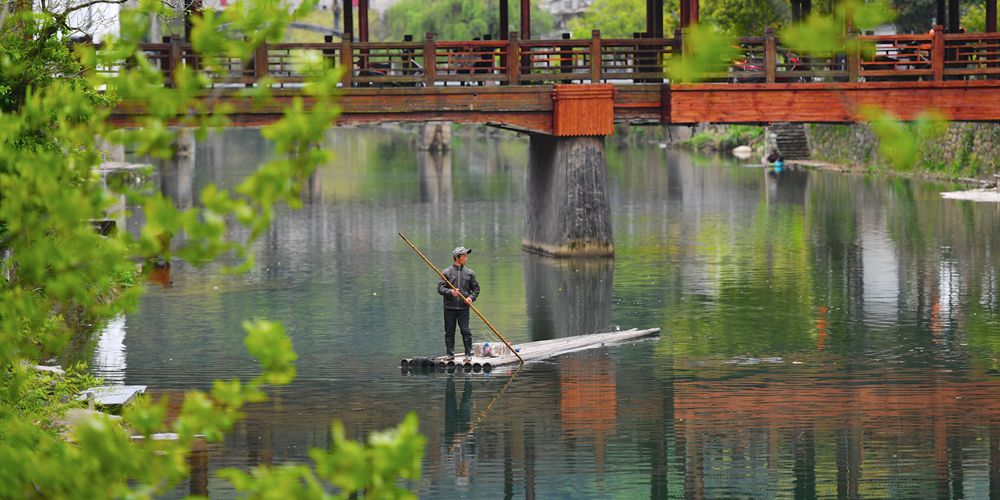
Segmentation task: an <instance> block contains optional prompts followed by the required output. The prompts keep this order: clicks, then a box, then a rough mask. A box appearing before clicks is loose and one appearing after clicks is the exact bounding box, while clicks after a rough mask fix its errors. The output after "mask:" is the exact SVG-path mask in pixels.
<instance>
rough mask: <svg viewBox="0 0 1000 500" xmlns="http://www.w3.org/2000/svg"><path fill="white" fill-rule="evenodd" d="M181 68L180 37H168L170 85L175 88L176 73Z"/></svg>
mask: <svg viewBox="0 0 1000 500" xmlns="http://www.w3.org/2000/svg"><path fill="white" fill-rule="evenodd" d="M180 67H181V37H180V36H178V35H170V83H171V85H172V86H173V87H174V88H177V71H178V70H179V69H180Z"/></svg>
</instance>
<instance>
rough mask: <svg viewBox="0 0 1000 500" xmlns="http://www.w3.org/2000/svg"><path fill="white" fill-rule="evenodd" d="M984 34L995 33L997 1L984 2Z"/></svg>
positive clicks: (988, 0) (987, 0)
mask: <svg viewBox="0 0 1000 500" xmlns="http://www.w3.org/2000/svg"><path fill="white" fill-rule="evenodd" d="M986 32H987V33H996V32H997V0H986Z"/></svg>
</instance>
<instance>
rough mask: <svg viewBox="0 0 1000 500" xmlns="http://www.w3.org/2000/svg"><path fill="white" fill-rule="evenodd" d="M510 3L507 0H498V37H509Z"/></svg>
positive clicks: (503, 38)
mask: <svg viewBox="0 0 1000 500" xmlns="http://www.w3.org/2000/svg"><path fill="white" fill-rule="evenodd" d="M509 17H510V4H508V2H507V0H500V39H501V40H506V39H508V38H510V18H509Z"/></svg>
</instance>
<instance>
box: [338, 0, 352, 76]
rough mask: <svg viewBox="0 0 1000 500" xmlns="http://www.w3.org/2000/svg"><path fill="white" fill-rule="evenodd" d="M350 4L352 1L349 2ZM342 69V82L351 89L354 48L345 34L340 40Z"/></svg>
mask: <svg viewBox="0 0 1000 500" xmlns="http://www.w3.org/2000/svg"><path fill="white" fill-rule="evenodd" d="M347 1H348V2H350V1H351V0H347ZM340 68H341V71H342V72H343V73H342V76H341V77H340V81H341V82H343V84H344V86H345V87H350V86H352V84H353V80H354V48H353V47H351V37H350V36H348V33H344V38H342V39H341V40H340Z"/></svg>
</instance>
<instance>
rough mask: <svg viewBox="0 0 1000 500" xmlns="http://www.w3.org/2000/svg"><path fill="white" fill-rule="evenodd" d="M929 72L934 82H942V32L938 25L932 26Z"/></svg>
mask: <svg viewBox="0 0 1000 500" xmlns="http://www.w3.org/2000/svg"><path fill="white" fill-rule="evenodd" d="M931 71H932V72H933V74H934V81H935V82H940V81H942V80H944V30H943V29H942V26H940V25H938V26H934V38H933V39H932V40H931Z"/></svg>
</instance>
